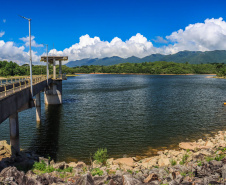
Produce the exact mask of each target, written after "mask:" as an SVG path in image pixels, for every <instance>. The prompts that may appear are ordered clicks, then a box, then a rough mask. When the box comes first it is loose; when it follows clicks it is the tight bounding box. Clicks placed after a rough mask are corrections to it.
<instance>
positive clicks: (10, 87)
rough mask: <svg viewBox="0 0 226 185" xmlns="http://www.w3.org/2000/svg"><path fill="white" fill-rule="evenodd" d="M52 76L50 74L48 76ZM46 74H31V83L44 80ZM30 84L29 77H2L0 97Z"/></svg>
mask: <svg viewBox="0 0 226 185" xmlns="http://www.w3.org/2000/svg"><path fill="white" fill-rule="evenodd" d="M51 77H52V76H51V75H50V76H49V78H51ZM46 79H47V78H46V76H45V75H42V76H33V78H32V84H33V85H35V84H37V83H40V82H42V81H44V80H46ZM30 85H31V83H30V77H23V78H21V77H20V78H19V77H18V78H10V79H3V80H1V81H0V98H1V97H5V96H8V95H10V94H13V93H15V92H17V91H20V90H22V89H24V88H27V87H29V86H30Z"/></svg>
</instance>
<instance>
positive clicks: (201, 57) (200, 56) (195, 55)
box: [66, 50, 226, 67]
mask: <svg viewBox="0 0 226 185" xmlns="http://www.w3.org/2000/svg"><path fill="white" fill-rule="evenodd" d="M155 61H167V62H177V63H186V62H188V63H190V64H201V63H203V64H206V63H226V51H225V50H215V51H205V52H202V51H180V52H178V53H175V54H170V55H162V54H152V55H150V56H146V57H144V58H138V57H135V56H132V57H129V58H121V57H118V56H113V57H106V58H101V59H99V58H94V59H88V58H86V59H81V60H76V61H70V62H68V63H67V64H66V66H68V67H76V66H83V65H104V66H109V65H115V64H119V63H142V62H155Z"/></svg>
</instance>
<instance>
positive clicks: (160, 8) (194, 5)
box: [0, 0, 226, 62]
mask: <svg viewBox="0 0 226 185" xmlns="http://www.w3.org/2000/svg"><path fill="white" fill-rule="evenodd" d="M0 7H1V11H0V40H2V41H3V42H4V44H6V43H7V42H10V43H12V44H13V46H14V47H16V48H20V49H19V51H20V50H21V52H25V53H26V52H27V51H28V47H27V45H26V37H27V36H28V22H27V21H26V20H24V19H22V18H20V17H19V16H18V15H22V16H25V17H28V18H31V19H32V22H31V24H32V30H31V33H32V35H33V36H34V37H35V38H34V41H35V43H34V45H33V46H38V47H32V49H33V51H34V52H35V53H34V55H35V56H37V57H36V59H35V57H34V59H35V60H37V58H38V57H39V56H40V55H41V54H43V52H45V47H39V46H41V45H40V44H41V43H47V44H49V48H50V49H52V48H53V43H54V47H55V49H56V51H55V53H56V54H61V55H63V54H67V52H68V53H69V57H70V58H71V60H75V59H81V58H95V57H106V56H111V55H119V56H121V57H128V56H129V55H135V56H138V57H143V56H145V55H149V54H152V53H157V52H158V53H163V54H169V53H174V52H177V51H180V50H183V49H187V50H191V49H192V48H194V50H202V51H204V50H212V49H219V48H220V49H221V47H222V49H226V46H225V48H224V45H223V43H221V44H220V45H216V43H215V42H213V43H212V44H211V45H208V46H207V45H204V44H203V43H205V40H201V41H200V40H199V41H196V40H195V41H194V40H193V39H194V38H196V39H197V37H201V36H200V35H202V34H201V33H200V35H199V36H197V35H196V36H194V38H191V37H187V33H184V35H179V34H178V35H176V36H175V35H174V36H173V35H172V33H173V32H178V30H180V29H182V30H185V28H186V27H188V26H189V25H190V24H191V25H196V24H197V23H203V24H206V23H205V22H204V21H205V20H206V19H213V21H212V22H214V23H216V22H217V21H218V19H219V18H220V17H221V18H222V20H221V21H220V23H219V24H220V25H221V28H219V31H218V32H217V33H215V34H216V35H219V33H220V34H222V29H223V30H224V29H225V28H224V23H225V22H224V21H225V19H226V11H225V7H226V1H223V0H215V1H208V0H205V1H203V0H196V1H193V0H190V1H187V0H174V1H173V0H171V1H169V0H168V1H166V0H136V1H134V0H120V1H118V0H74V1H68V0H64V1H57V0H54V1H43V0H39V1H16V0H13V1H12V0H8V1H1V5H0ZM215 20H216V21H215ZM218 22H219V21H218ZM219 24H218V23H216V24H215V25H219ZM210 25H211V24H209V26H207V27H205V28H203V29H204V30H207V29H210V30H209V31H208V33H211V32H212V31H211V29H212V30H215V29H216V28H213V27H212V28H209V27H210ZM195 31H196V29H194V30H193V32H195ZM201 31H203V30H201ZM201 31H200V32H201ZM225 31H226V30H225ZM223 32H224V31H223ZM3 33H4V34H3ZM137 34H138V35H137ZM189 34H190V36H192V35H193V33H192V30H191V32H189ZM204 34H205V33H204ZM1 35H2V36H1ZM85 35H86V36H85ZM225 35H226V34H225ZM82 36H85V37H82ZM167 36H168V38H167ZM170 36H171V37H170ZM179 36H180V38H178V37H179ZM223 36H224V33H223ZM81 37H82V38H83V39H82V40H83V44H81V43H80V45H76V43H77V44H79V42H80V39H81ZM95 37H96V39H94V38H95ZM131 37H134V39H132V41H133V42H135V44H134V46H135V45H136V44H137V43H138V45H139V46H136V47H135V48H134V47H133V46H132V41H131V42H130V43H125V42H126V41H128V40H130V39H131ZM184 37H186V39H187V40H190V41H192V42H195V46H196V47H192V46H191V47H190V48H186V47H185V46H181V45H180V47H178V45H175V44H177V43H178V42H180V41H181V40H183V39H182V38H184ZM210 37H211V36H210ZM22 38H24V39H22ZM114 38H119V39H121V41H120V42H121V43H120V42H118V44H117V45H118V46H119V45H120V47H116V45H114V47H112V45H111V46H108V45H109V44H108V43H111V41H112V39H114ZM223 38H224V37H223ZM98 39H99V40H98ZM145 39H146V40H147V41H145ZM198 39H199V38H198ZM214 39H215V40H217V39H220V40H222V38H214ZM139 40H142V41H141V42H142V43H143V45H142V44H140V41H139ZM212 40H213V39H212ZM106 41H107V42H108V43H106ZM207 41H208V40H207ZM187 42H188V41H187ZM84 43H85V44H84ZM189 43H190V42H189ZM200 43H201V44H200ZM214 43H215V45H216V46H213V45H214ZM128 44H129V46H128ZM180 44H181V43H180ZM2 45H3V44H2ZM8 45H10V44H8ZM73 45H76V46H74V49H73V47H72V46H73ZM90 45H92V47H89V48H88V49H87V46H90ZM103 45H104V46H103ZM122 45H124V46H123V48H126V47H127V48H128V50H130V52H129V51H128V52H127V51H125V52H127V54H126V55H124V56H123V53H120V51H118V53H117V48H118V49H119V50H122ZM184 45H185V43H184ZM200 45H202V46H200ZM168 46H170V47H168ZM171 46H174V48H173V49H172V47H171ZM8 47H12V45H10V46H8ZM81 47H82V48H83V49H82V50H81ZM84 47H86V48H85V49H84ZM106 47H108V49H109V50H112V51H113V52H112V53H111V52H110V51H106V52H105V53H102V51H104V50H105V49H106ZM109 47H110V48H109ZM67 48H68V51H66V50H65V49H67ZM96 48H98V49H96ZM142 48H144V49H143V50H144V51H143V53H142V51H138V50H140V49H142ZM150 48H152V49H150ZM3 49H4V52H3ZM14 49H15V48H14ZM136 49H137V51H136ZM64 50H65V51H64ZM90 50H92V51H95V52H94V53H90ZM147 50H148V52H147ZM19 51H15V53H16V55H18V52H19ZM52 52H53V53H54V51H52ZM125 52H124V53H125ZM5 53H6V48H2V52H1V44H0V59H8V60H16V61H18V62H19V61H20V62H23V60H26V56H24V58H23V57H19V58H16V56H15V57H14V56H11V55H10V54H9V55H5ZM25 53H24V54H21V55H25ZM72 53H74V55H72ZM95 53H96V56H95ZM100 53H101V54H100ZM1 54H2V55H3V54H4V55H5V56H1ZM14 58H15V59H14Z"/></svg>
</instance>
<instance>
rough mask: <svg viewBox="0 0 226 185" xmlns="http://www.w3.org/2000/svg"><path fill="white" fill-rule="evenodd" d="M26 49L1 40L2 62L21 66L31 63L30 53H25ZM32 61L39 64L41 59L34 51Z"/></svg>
mask: <svg viewBox="0 0 226 185" xmlns="http://www.w3.org/2000/svg"><path fill="white" fill-rule="evenodd" d="M24 49H25V47H24V46H21V47H17V46H15V45H14V43H13V42H11V41H9V42H4V41H3V40H0V60H7V61H14V62H17V63H19V64H23V63H26V62H29V59H30V57H29V52H25V51H24ZM32 59H33V61H34V62H38V61H39V60H40V57H39V56H37V55H36V52H34V51H32Z"/></svg>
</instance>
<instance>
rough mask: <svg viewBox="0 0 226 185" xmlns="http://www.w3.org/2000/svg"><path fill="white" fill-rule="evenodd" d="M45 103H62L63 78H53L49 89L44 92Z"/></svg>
mask: <svg viewBox="0 0 226 185" xmlns="http://www.w3.org/2000/svg"><path fill="white" fill-rule="evenodd" d="M44 99H45V104H49V105H56V104H62V80H53V83H51V84H50V88H49V90H47V91H45V93H44Z"/></svg>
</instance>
